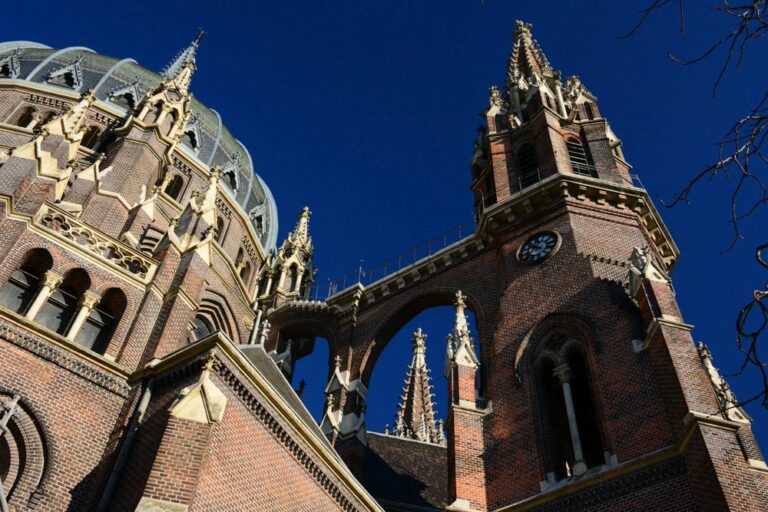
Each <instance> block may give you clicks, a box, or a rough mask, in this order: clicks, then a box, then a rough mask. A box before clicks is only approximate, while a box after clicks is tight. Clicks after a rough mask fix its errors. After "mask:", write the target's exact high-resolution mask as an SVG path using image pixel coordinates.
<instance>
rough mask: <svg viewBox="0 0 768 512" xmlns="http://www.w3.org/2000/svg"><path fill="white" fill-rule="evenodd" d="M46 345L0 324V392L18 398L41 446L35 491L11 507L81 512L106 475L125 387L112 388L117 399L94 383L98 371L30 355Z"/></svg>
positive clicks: (61, 355) (60, 355)
mask: <svg viewBox="0 0 768 512" xmlns="http://www.w3.org/2000/svg"><path fill="white" fill-rule="evenodd" d="M9 340H13V341H9ZM19 344H21V345H23V346H25V347H28V349H23V348H21V347H20V346H19ZM46 345H47V343H46V342H45V341H42V340H39V339H37V340H36V339H34V338H30V335H29V334H26V333H22V331H20V330H18V328H15V327H10V326H8V325H7V324H6V323H5V322H4V321H0V367H2V368H3V371H2V372H0V389H2V390H5V391H7V392H8V393H9V394H12V393H19V394H20V395H21V397H22V405H23V407H25V408H27V409H28V410H29V411H30V413H31V414H32V415H33V416H34V418H35V420H36V421H37V422H38V423H39V425H40V429H41V431H42V433H43V436H44V443H45V446H46V452H45V470H44V472H43V476H42V480H41V481H40V482H39V485H38V487H37V488H36V491H37V492H36V493H35V494H34V495H33V496H30V495H29V494H26V495H23V494H14V496H13V498H12V500H11V505H12V506H14V507H18V508H19V509H26V507H27V506H31V505H28V503H29V500H30V498H33V502H34V503H35V504H36V505H35V506H34V510H40V511H61V510H65V509H67V507H71V508H70V510H86V509H87V506H88V505H89V504H91V500H92V498H93V496H94V494H96V493H97V492H98V487H99V485H98V484H99V482H100V481H101V479H102V477H103V475H105V474H107V473H108V467H109V461H108V460H104V453H105V450H107V448H108V445H109V443H110V439H111V438H112V436H113V430H114V429H115V428H116V425H119V424H120V423H121V422H122V421H124V413H125V411H124V404H125V402H126V399H127V398H128V388H127V386H125V385H124V384H123V385H119V384H116V386H117V387H118V388H120V389H121V391H120V393H119V394H118V393H116V392H115V391H110V390H109V389H105V388H104V387H102V386H101V385H99V384H98V382H99V379H98V375H99V374H100V373H102V371H101V370H97V369H95V368H94V367H92V366H90V365H84V364H83V363H80V362H78V361H77V359H76V358H75V357H74V356H71V355H68V354H67V353H66V352H64V351H61V350H51V349H50V348H46V349H45V350H46V352H45V353H46V355H47V357H48V359H43V358H42V357H40V354H39V353H35V352H33V351H31V350H35V349H34V347H40V349H38V350H42V347H45V346H46Z"/></svg>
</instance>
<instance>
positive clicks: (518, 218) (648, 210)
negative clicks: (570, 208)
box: [478, 173, 680, 269]
mask: <svg viewBox="0 0 768 512" xmlns="http://www.w3.org/2000/svg"><path fill="white" fill-rule="evenodd" d="M563 200H564V201H567V202H569V203H580V202H583V203H585V204H588V203H591V204H594V205H598V206H605V205H608V206H612V207H613V208H616V209H618V210H626V211H627V212H635V213H636V214H637V215H638V216H639V218H640V221H641V222H642V224H643V226H644V227H645V229H646V231H647V232H648V235H649V237H650V238H651V242H652V244H653V245H654V247H655V251H656V252H657V254H659V256H660V257H661V258H662V259H663V261H664V263H665V264H666V266H667V269H671V268H672V267H673V266H674V265H675V263H676V262H677V260H678V258H679V255H680V252H679V250H678V248H677V245H675V242H674V240H672V235H671V234H670V233H669V230H668V229H667V227H666V226H665V225H664V222H663V221H662V220H661V217H660V216H659V213H658V212H657V211H656V208H655V206H654V205H653V202H652V201H651V199H650V197H649V196H648V193H647V192H646V191H645V190H643V189H641V188H637V187H634V186H632V185H624V184H619V183H613V182H610V181H606V180H602V179H597V178H592V177H587V176H579V175H576V174H562V173H558V174H554V175H552V176H549V177H547V178H545V179H543V180H542V181H540V182H538V183H537V184H536V185H534V186H531V187H529V188H527V189H525V190H523V191H521V192H518V193H516V194H514V195H513V196H511V197H508V198H506V199H503V200H501V201H499V202H498V203H495V204H493V205H491V206H489V207H488V208H486V209H485V210H483V211H482V212H481V214H480V218H479V221H478V234H479V235H480V236H481V237H482V238H484V239H493V238H494V237H495V236H496V235H498V234H499V233H500V232H502V231H504V230H508V229H510V228H513V227H517V226H521V225H523V224H524V223H526V222H528V221H529V219H530V216H531V215H533V214H536V213H537V212H542V211H544V210H546V209H547V208H549V207H550V206H551V205H552V204H553V203H554V202H555V201H563Z"/></svg>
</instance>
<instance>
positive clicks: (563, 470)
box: [534, 336, 606, 483]
mask: <svg viewBox="0 0 768 512" xmlns="http://www.w3.org/2000/svg"><path fill="white" fill-rule="evenodd" d="M547 345H548V347H546V348H545V350H544V354H543V355H541V356H540V357H539V358H538V360H537V361H536V364H535V365H534V369H535V370H534V371H535V382H536V389H537V395H538V408H539V412H540V426H541V435H542V447H543V450H544V460H545V464H546V473H547V480H548V481H549V482H550V483H555V482H558V481H560V480H563V479H565V478H571V477H573V476H580V475H582V474H584V473H585V472H586V471H587V470H588V469H590V468H594V467H597V466H601V465H603V464H606V456H605V448H604V445H603V440H602V436H601V429H600V422H599V420H598V415H597V408H596V405H595V400H594V394H593V389H592V381H591V376H590V370H589V365H588V362H587V358H586V354H585V353H584V350H583V347H582V346H581V344H580V343H578V342H574V341H573V340H567V339H566V338H564V337H560V336H555V337H553V338H551V339H550V341H549V342H548V343H547Z"/></svg>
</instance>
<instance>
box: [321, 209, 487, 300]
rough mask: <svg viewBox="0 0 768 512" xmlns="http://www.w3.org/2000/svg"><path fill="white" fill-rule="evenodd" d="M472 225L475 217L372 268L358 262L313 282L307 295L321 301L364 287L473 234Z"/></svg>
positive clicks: (474, 226)
mask: <svg viewBox="0 0 768 512" xmlns="http://www.w3.org/2000/svg"><path fill="white" fill-rule="evenodd" d="M475 228H476V223H475V220H474V219H471V220H467V221H465V222H462V223H461V224H458V225H456V226H454V227H452V228H450V229H447V230H445V231H443V232H442V233H440V234H439V235H437V236H435V237H432V238H430V239H429V240H427V241H425V242H422V243H420V244H418V245H414V246H413V247H411V248H410V249H408V250H407V251H405V252H402V253H400V254H398V255H397V256H395V257H393V258H390V259H388V260H386V261H384V262H382V263H379V264H378V265H374V266H373V267H365V268H364V267H363V264H362V262H361V263H360V266H359V267H358V268H357V270H355V271H354V272H350V273H348V274H345V275H343V276H341V277H340V278H338V279H335V280H330V279H328V281H327V282H325V283H320V282H317V281H316V282H315V284H314V285H313V286H312V290H311V292H310V294H309V297H310V299H312V300H324V299H327V298H328V297H330V296H332V295H335V294H336V293H338V292H340V291H342V290H345V289H346V288H348V287H349V286H352V285H354V284H357V283H360V284H362V285H363V286H367V285H369V284H371V283H375V282H376V281H378V280H379V279H382V278H384V277H386V276H388V275H390V274H393V273H395V272H397V271H398V270H401V269H403V268H405V267H408V266H410V265H413V264H414V263H416V262H418V261H421V260H424V259H426V258H429V257H430V256H432V255H433V254H435V253H437V252H440V251H442V250H443V249H445V248H446V247H448V246H450V245H453V244H455V243H456V242H459V241H461V240H463V239H464V238H466V237H468V236H469V235H472V234H474V232H475Z"/></svg>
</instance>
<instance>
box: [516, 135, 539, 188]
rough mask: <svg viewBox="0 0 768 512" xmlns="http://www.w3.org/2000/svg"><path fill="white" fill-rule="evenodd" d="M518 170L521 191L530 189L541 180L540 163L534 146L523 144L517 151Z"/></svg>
mask: <svg viewBox="0 0 768 512" xmlns="http://www.w3.org/2000/svg"><path fill="white" fill-rule="evenodd" d="M517 168H518V176H519V178H520V189H524V188H526V187H530V186H531V185H533V184H534V183H536V182H537V181H539V180H540V179H541V175H540V173H539V162H538V159H537V158H536V151H535V149H534V147H533V145H532V144H527V143H526V144H522V145H521V146H520V147H519V148H518V149H517Z"/></svg>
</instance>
